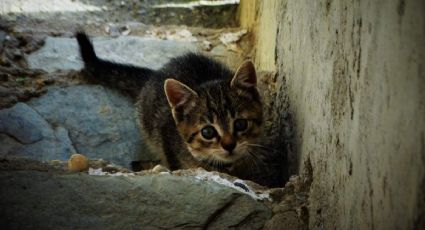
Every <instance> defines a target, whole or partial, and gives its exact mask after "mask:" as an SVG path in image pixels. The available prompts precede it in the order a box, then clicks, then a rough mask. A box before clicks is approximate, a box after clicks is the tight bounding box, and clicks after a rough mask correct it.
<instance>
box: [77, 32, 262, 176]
mask: <svg viewBox="0 0 425 230" xmlns="http://www.w3.org/2000/svg"><path fill="white" fill-rule="evenodd" d="M77 40H78V42H79V44H80V51H81V56H82V58H83V60H84V62H85V70H86V71H87V72H88V73H89V76H90V77H91V78H93V79H96V80H97V81H98V82H100V83H102V84H106V85H108V86H110V87H113V88H118V89H120V90H121V91H123V92H126V93H128V94H130V95H132V96H136V95H137V97H136V108H137V119H138V122H139V124H140V126H141V131H142V134H143V135H144V137H145V140H146V141H147V142H148V145H149V146H150V148H151V150H152V151H153V152H155V153H158V154H160V155H161V156H162V158H163V162H162V163H163V164H164V165H166V166H168V167H169V168H170V169H172V170H175V169H182V168H193V167H199V166H201V167H204V168H206V169H207V170H218V171H221V172H227V173H229V174H233V175H235V176H239V177H242V178H244V179H253V180H255V178H256V177H253V176H251V174H252V173H253V172H254V171H255V169H256V168H259V167H258V166H259V165H260V164H263V163H264V162H262V160H261V159H263V156H262V155H264V153H262V152H261V151H258V149H259V148H258V147H257V146H260V145H258V144H257V142H258V139H259V137H260V136H261V131H262V127H263V114H262V102H261V98H260V96H259V93H258V91H257V89H256V75H255V69H254V66H253V65H252V63H251V62H249V61H248V62H245V63H243V64H242V65H241V67H240V68H239V69H238V70H237V71H236V73H235V72H233V71H231V70H229V69H228V68H227V67H226V66H224V65H223V64H220V63H219V62H217V61H215V60H212V59H210V58H207V57H205V56H203V55H201V54H196V53H188V54H186V55H183V56H180V57H176V58H173V59H171V60H170V61H169V62H168V64H166V65H165V66H164V67H163V68H161V69H160V70H157V71H154V70H151V69H147V68H142V67H135V66H130V65H123V64H117V63H113V62H109V61H105V60H101V59H99V58H98V57H96V54H95V51H94V48H93V46H92V44H91V43H90V41H89V39H88V38H87V36H86V35H85V34H84V33H78V34H77ZM167 79H173V80H167ZM164 87H165V92H164ZM237 120H238V121H239V123H240V124H241V125H240V127H245V125H246V129H244V130H243V131H238V130H236V129H235V127H236V126H235V124H236V121H237ZM240 120H245V121H246V124H245V121H240ZM206 126H211V127H213V128H214V130H215V132H216V136H214V138H212V139H206V138H205V137H204V136H203V128H205V127H206ZM263 152H264V151H263ZM257 171H258V170H257ZM257 182H259V183H262V181H257ZM263 184H264V183H263Z"/></svg>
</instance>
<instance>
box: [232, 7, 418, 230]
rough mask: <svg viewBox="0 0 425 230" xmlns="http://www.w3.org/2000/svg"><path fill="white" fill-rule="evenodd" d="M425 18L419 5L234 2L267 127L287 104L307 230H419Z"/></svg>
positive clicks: (280, 114) (283, 113)
mask: <svg viewBox="0 0 425 230" xmlns="http://www.w3.org/2000/svg"><path fill="white" fill-rule="evenodd" d="M424 12H425V2H424V1H421V0H388V1H384V0H379V1H366V0H364V1H363V0H356V1H348V0H343V1H332V0H320V1H319V0H318V1H308V0H298V1H287V0H282V1H281V0H267V1H254V0H242V1H241V5H240V12H239V13H240V22H241V25H242V26H245V27H248V28H249V29H250V30H251V31H252V32H253V34H254V36H253V37H254V39H255V45H254V47H255V51H256V52H255V54H254V60H255V63H256V65H257V68H258V70H259V72H260V73H262V74H261V76H262V79H261V80H262V82H263V83H264V84H265V86H263V88H264V89H265V90H266V92H265V94H266V95H270V96H272V98H269V99H267V100H266V101H267V102H268V103H271V102H274V103H273V104H271V106H270V108H269V109H270V110H271V111H272V114H273V115H274V116H273V120H274V121H275V122H277V123H279V122H281V120H282V116H286V115H285V114H286V112H285V111H283V110H284V109H286V108H287V102H288V100H289V104H290V110H289V111H290V112H291V113H292V117H293V121H294V125H295V126H294V127H295V132H296V134H295V135H296V141H295V142H296V146H297V148H296V149H297V155H298V157H299V159H300V160H299V162H301V164H300V171H303V170H305V168H306V166H308V167H309V166H310V165H311V167H312V169H313V182H312V185H311V190H310V193H311V194H310V220H309V225H310V228H323V229H333V228H335V229H353V228H356V229H413V228H418V229H420V228H422V229H423V227H424V225H425V223H424V216H425V198H424V193H425V147H424V146H425V144H424V142H425V119H424V115H425V74H424V71H425V69H424V64H425V62H424V60H425V14H424ZM264 73H266V74H264ZM275 127H276V128H273V129H274V131H275V132H277V133H278V132H280V130H279V126H275Z"/></svg>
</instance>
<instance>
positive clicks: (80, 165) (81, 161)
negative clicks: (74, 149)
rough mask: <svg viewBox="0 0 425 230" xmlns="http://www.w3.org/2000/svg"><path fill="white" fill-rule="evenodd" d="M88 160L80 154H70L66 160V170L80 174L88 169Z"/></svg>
mask: <svg viewBox="0 0 425 230" xmlns="http://www.w3.org/2000/svg"><path fill="white" fill-rule="evenodd" d="M88 162H89V161H88V159H87V157H86V156H84V155H82V154H78V153H76V154H72V156H71V157H70V158H69V160H68V170H70V171H73V172H81V171H84V170H87V169H88V167H89V163H88Z"/></svg>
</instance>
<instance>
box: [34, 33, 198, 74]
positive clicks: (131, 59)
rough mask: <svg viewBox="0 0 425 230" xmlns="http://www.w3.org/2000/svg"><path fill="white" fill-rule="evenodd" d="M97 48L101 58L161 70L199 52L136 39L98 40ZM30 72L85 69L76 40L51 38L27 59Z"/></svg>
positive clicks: (180, 45) (186, 45)
mask: <svg viewBox="0 0 425 230" xmlns="http://www.w3.org/2000/svg"><path fill="white" fill-rule="evenodd" d="M93 45H94V47H95V50H96V53H97V55H98V56H99V57H101V58H105V59H107V60H111V61H115V62H120V63H128V64H134V65H137V66H144V67H148V68H152V69H159V68H160V67H161V66H162V65H164V64H165V63H166V62H167V61H168V60H169V59H170V58H172V57H176V56H179V55H182V54H184V53H186V52H189V51H196V45H195V43H191V42H183V41H172V40H159V39H153V38H142V37H133V36H121V37H117V38H110V37H96V38H93ZM27 60H28V65H29V66H30V68H34V69H43V70H45V71H47V72H53V71H55V70H79V69H81V68H82V67H83V63H82V61H81V58H80V54H79V48H78V44H77V41H76V39H75V38H63V37H47V38H46V42H45V45H44V46H43V47H42V48H41V49H40V50H38V51H36V52H34V53H32V54H30V55H29V56H28V57H27Z"/></svg>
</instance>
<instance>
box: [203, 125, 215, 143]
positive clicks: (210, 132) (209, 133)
mask: <svg viewBox="0 0 425 230" xmlns="http://www.w3.org/2000/svg"><path fill="white" fill-rule="evenodd" d="M201 134H202V136H203V137H204V138H205V139H207V140H210V139H213V138H214V137H215V136H216V135H217V132H216V131H215V129H214V127H212V126H206V127H204V128H203V129H202V130H201Z"/></svg>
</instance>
